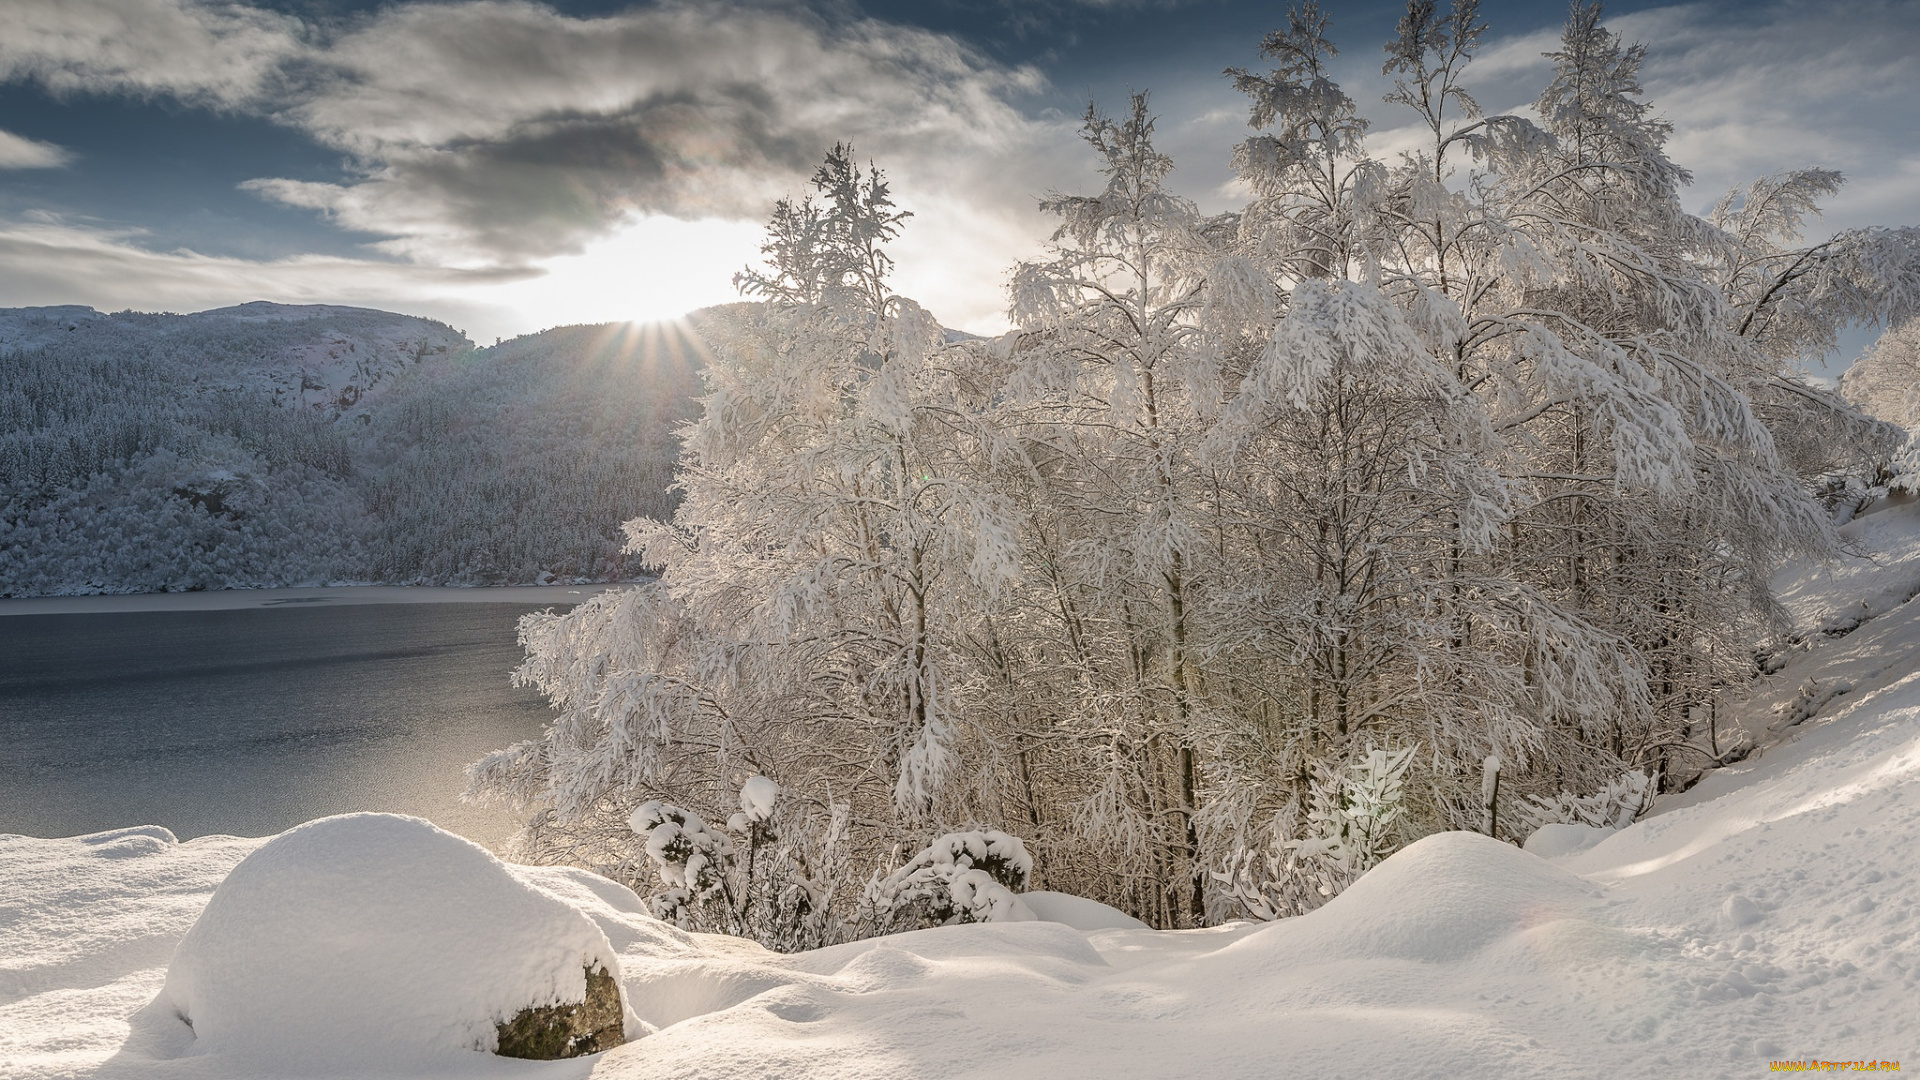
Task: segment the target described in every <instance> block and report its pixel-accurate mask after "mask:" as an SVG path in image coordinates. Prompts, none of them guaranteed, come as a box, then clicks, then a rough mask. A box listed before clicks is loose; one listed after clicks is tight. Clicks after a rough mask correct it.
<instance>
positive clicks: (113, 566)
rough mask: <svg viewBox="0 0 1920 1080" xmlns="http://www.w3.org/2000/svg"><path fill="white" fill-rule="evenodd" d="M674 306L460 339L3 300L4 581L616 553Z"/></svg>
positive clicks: (390, 573) (495, 563) (520, 564)
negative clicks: (645, 317)
mask: <svg viewBox="0 0 1920 1080" xmlns="http://www.w3.org/2000/svg"><path fill="white" fill-rule="evenodd" d="M698 352H699V347H698V345H697V343H696V342H695V341H694V339H693V338H692V336H691V331H690V330H687V329H684V328H683V329H680V330H677V331H676V330H670V329H666V328H663V327H630V326H626V325H623V324H609V325H605V326H578V327H561V328H558V329H555V330H549V331H546V332H544V333H540V334H533V335H529V336H527V337H522V338H517V339H515V340H513V341H510V342H506V343H504V344H501V345H498V346H495V347H493V348H489V349H475V348H474V347H473V346H472V343H471V342H469V341H468V340H467V339H466V338H465V337H464V336H463V335H461V334H460V333H459V332H458V331H456V330H454V329H453V328H451V327H448V326H445V325H443V324H440V323H436V322H433V321H430V320H426V319H419V318H414V317H411V316H404V315H394V314H391V313H388V312H381V311H372V310H367V309H363V308H346V307H334V306H321V305H314V306H304V307H293V306H287V305H278V304H265V303H254V304H243V305H241V306H239V307H232V308H222V309H218V310H214V311H204V312H200V313H197V314H193V315H153V314H142V313H137V312H120V313H116V314H112V315H105V314H101V313H100V312H96V311H94V310H92V309H90V308H82V307H57V308H14V309H0V596H36V595H63V594H82V593H129V592H152V591H184V590H194V589H219V588H238V587H260V586H276V585H300V584H324V583H334V582H371V583H382V584H413V583H430V584H516V583H526V582H533V581H545V580H614V579H619V578H622V577H625V576H628V575H629V573H630V571H629V570H628V568H627V566H626V563H625V560H624V557H623V556H622V554H621V552H620V547H621V540H620V532H619V526H620V523H621V522H623V521H625V520H627V519H629V518H632V517H634V516H636V515H640V514H662V513H666V512H667V511H668V509H669V507H670V502H669V497H668V494H667V485H668V483H669V481H670V478H671V474H672V461H673V456H674V453H675V449H676V448H675V445H674V442H673V439H672V429H673V427H674V426H675V425H676V424H677V423H679V422H680V421H681V420H683V419H685V418H686V417H687V416H689V415H690V414H691V408H692V406H691V399H692V397H693V396H694V395H695V394H696V393H697V392H698V387H699V377H698V368H699V360H698Z"/></svg>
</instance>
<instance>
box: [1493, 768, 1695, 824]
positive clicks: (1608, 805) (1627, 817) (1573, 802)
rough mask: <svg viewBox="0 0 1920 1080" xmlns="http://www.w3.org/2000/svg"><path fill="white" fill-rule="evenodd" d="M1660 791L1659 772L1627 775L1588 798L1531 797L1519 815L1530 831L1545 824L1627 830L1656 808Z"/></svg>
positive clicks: (1561, 795) (1569, 795) (1564, 794)
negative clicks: (1643, 815)
mask: <svg viewBox="0 0 1920 1080" xmlns="http://www.w3.org/2000/svg"><path fill="white" fill-rule="evenodd" d="M1659 790H1660V774H1659V773H1658V772H1651V773H1649V772H1629V773H1623V774H1621V775H1620V776H1618V777H1616V778H1615V779H1614V780H1612V781H1611V782H1609V783H1608V784H1607V786H1606V787H1603V788H1601V789H1600V790H1598V791H1595V792H1591V793H1589V794H1586V795H1575V794H1573V793H1572V792H1570V791H1563V792H1560V793H1559V794H1558V795H1555V796H1553V797H1552V798H1544V797H1542V796H1539V795H1529V796H1527V798H1526V801H1525V802H1523V803H1521V804H1520V807H1519V809H1518V813H1519V816H1520V820H1521V822H1522V823H1523V824H1524V826H1525V829H1526V831H1528V832H1531V831H1532V830H1534V829H1538V828H1539V827H1541V826H1542V825H1585V826H1588V827H1589V828H1594V829H1624V828H1626V827H1627V826H1628V825H1631V824H1633V822H1634V820H1635V819H1636V818H1638V817H1639V816H1640V815H1641V814H1643V813H1645V812H1646V811H1647V808H1648V807H1650V806H1652V805H1653V797H1654V795H1656V794H1658V792H1659Z"/></svg>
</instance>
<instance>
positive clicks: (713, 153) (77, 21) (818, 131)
mask: <svg viewBox="0 0 1920 1080" xmlns="http://www.w3.org/2000/svg"><path fill="white" fill-rule="evenodd" d="M1323 7H1325V9H1326V10H1327V11H1328V12H1329V13H1330V15H1331V17H1332V21H1333V37H1334V39H1335V41H1336V42H1337V43H1338V44H1339V45H1340V47H1341V50H1342V52H1341V55H1340V57H1339V60H1338V67H1337V69H1336V70H1337V73H1338V75H1339V78H1340V80H1341V82H1342V84H1343V85H1344V86H1345V88H1346V89H1347V91H1348V92H1349V94H1350V95H1351V96H1353V97H1354V98H1355V100H1356V101H1358V102H1359V103H1360V105H1361V109H1362V111H1363V113H1365V114H1366V115H1368V116H1370V117H1371V118H1372V120H1373V128H1372V132H1371V135H1370V147H1371V149H1372V150H1373V151H1374V153H1375V154H1376V156H1383V157H1390V156H1391V154H1392V152H1393V150H1394V147H1395V146H1396V141H1397V140H1404V139H1405V138H1406V136H1407V134H1408V131H1407V128H1406V123H1407V120H1408V119H1409V116H1408V115H1407V114H1404V113H1397V112H1396V107H1394V106H1389V105H1386V104H1383V103H1381V101H1380V98H1381V95H1382V94H1383V93H1384V92H1385V90H1386V88H1387V82H1386V80H1385V79H1384V78H1383V76H1382V75H1381V71H1380V67H1381V63H1382V61H1383V59H1384V56H1383V53H1382V51H1381V49H1382V45H1383V44H1384V43H1385V41H1386V40H1387V38H1388V37H1389V36H1391V34H1392V32H1393V27H1394V23H1395V21H1396V20H1397V19H1398V17H1399V14H1400V12H1401V11H1402V10H1403V4H1398V3H1393V2H1389V0H1354V2H1345V0H1323ZM1482 10H1483V14H1484V17H1485V19H1486V21H1487V22H1488V23H1489V24H1490V27H1491V29H1490V31H1489V34H1488V37H1487V40H1486V43H1485V45H1484V47H1483V49H1482V51H1481V54H1480V56H1479V58H1478V59H1477V60H1476V61H1475V63H1474V66H1473V67H1472V68H1471V69H1470V70H1469V78H1468V85H1469V87H1470V88H1471V89H1473V90H1474V91H1475V94H1476V96H1477V97H1478V98H1479V99H1480V101H1481V103H1482V104H1483V105H1484V106H1486V107H1487V108H1488V110H1489V111H1514V110H1519V109H1523V108H1524V107H1525V106H1526V105H1527V103H1528V102H1529V101H1531V100H1532V99H1533V98H1534V97H1535V95H1536V94H1537V93H1538V91H1539V90H1540V88H1541V87H1542V86H1544V85H1545V83H1546V81H1547V79H1548V78H1549V67H1548V63H1547V61H1546V60H1544V59H1543V58H1542V57H1541V56H1540V54H1541V53H1542V52H1543V51H1546V50H1548V49H1551V48H1552V47H1553V46H1554V44H1555V41H1556V37H1557V33H1558V29H1559V25H1560V23H1561V22H1562V21H1563V20H1564V17H1565V14H1566V8H1565V6H1564V5H1563V4H1561V3H1558V2H1531V0H1484V3H1483V9H1482ZM1606 10H1607V13H1608V19H1607V21H1608V23H1609V25H1611V26H1612V27H1613V28H1614V29H1616V30H1618V31H1619V32H1620V33H1621V34H1622V35H1623V36H1624V37H1626V38H1627V39H1629V40H1632V41H1640V42H1644V43H1645V44H1646V45H1647V48H1648V52H1647V60H1646V66H1645V69H1644V72H1643V83H1644V85H1645V87H1646V90H1647V96H1648V98H1649V100H1651V101H1652V102H1653V103H1654V104H1655V106H1656V108H1657V109H1658V111H1659V112H1660V113H1661V114H1662V115H1663V116H1665V117H1666V118H1667V119H1668V120H1670V121H1672V122H1673V124H1674V126H1675V129H1676V131H1675V135H1674V138H1673V140H1672V142H1671V143H1670V145H1669V150H1670V153H1671V155H1672V157H1673V158H1674V159H1675V160H1676V161H1677V162H1678V163H1679V164H1680V165H1682V166H1684V167H1686V168H1688V169H1690V170H1691V171H1692V172H1693V174H1694V177H1695V183H1694V185H1693V187H1692V188H1691V189H1690V190H1689V192H1688V194H1687V200H1688V203H1689V207H1690V208H1691V209H1694V210H1696V211H1699V210H1704V208H1705V207H1706V206H1708V205H1709V204H1711V203H1712V202H1713V200H1714V199H1715V198H1717V197H1718V196H1719V195H1720V194H1721V193H1722V192H1724V191H1725V190H1727V189H1728V188H1729V187H1731V186H1733V185H1735V184H1738V183H1744V182H1745V181H1747V180H1750V179H1752V178H1754V177H1757V176H1761V175H1764V174H1767V173H1771V172H1776V171H1779V170H1782V169H1790V168H1799V167H1805V166H1809V165H1821V166H1826V167H1831V168H1837V169H1840V170H1841V171H1842V172H1844V173H1845V174H1846V175H1847V176H1848V178H1849V183H1848V184H1847V186H1846V187H1845V189H1843V191H1842V192H1841V193H1840V194H1839V195H1838V196H1837V197H1835V198H1834V199H1833V200H1831V201H1830V203H1829V205H1828V208H1827V213H1826V215H1825V217H1824V218H1823V219H1821V220H1820V221H1819V222H1817V223H1816V224H1815V226H1814V228H1815V229H1816V230H1817V231H1821V232H1826V231H1831V230H1834V229H1840V228H1850V227H1856V226H1864V225H1875V224H1886V225H1907V224H1920V109H1915V108H1914V107H1913V104H1912V103H1913V102H1914V101H1916V100H1920V0H1830V2H1796V0H1785V2H1778V0H1776V2H1767V0H1697V2H1692V3H1680V4H1673V3H1648V2H1635V0H1619V2H1616V3H1612V4H1609V5H1608V7H1607V9H1606ZM1285 14H1286V5H1285V4H1284V3H1271V2H1269V3H1243V2H1224V0H1222V2H1212V0H917V2H915V0H898V2H896V0H870V2H867V3H860V2H857V0H824V2H802V0H711V2H709V0H674V2H667V3H630V2H624V0H556V2H553V3H545V4H542V3H533V2H528V0H401V2H385V3H375V2H365V0H4V3H0V306H24V305H39V304H61V303H76V304H88V305H91V306H94V307H97V308H100V309H102V310H119V309H123V308H129V307H130V308H135V309H138V310H167V311H195V310H202V309H205V308H209V307H216V306H222V305H226V304H232V303H239V302H244V301H247V300H257V299H265V300H275V301H280V302H287V303H343V304H358V305H365V306H370V307H378V308H383V309H386V310H390V311H401V312H406V313H410V314H419V315H427V316H431V317H434V318H438V319H442V320H445V321H447V322H450V323H452V324H453V325H454V326H456V327H459V328H461V329H463V330H465V331H466V332H467V333H469V334H470V335H471V336H473V337H474V338H475V339H476V340H478V341H481V342H482V343H490V342H491V341H492V340H493V339H494V338H496V337H511V336H514V335H518V334H523V333H529V332H533V331H537V330H540V329H544V328H546V327H549V326H554V325H561V324H567V323H579V322H602V321H615V320H622V319H656V318H667V317H672V316H675V315H678V314H681V313H684V312H686V311H688V310H691V309H693V308H697V307H701V306H704V305H707V304H713V303H721V302H725V301H728V300H731V299H735V298H736V294H735V292H734V290H733V287H732V283H731V279H732V276H733V274H734V272H735V271H737V270H739V269H740V268H742V267H743V266H745V265H747V264H748V263H750V262H754V261H756V260H757V258H758V252H757V248H758V244H759V239H760V235H761V230H762V225H763V223H764V221H765V219H766V217H767V214H768V212H769V211H770V209H771V207H772V204H773V202H774V200H775V199H777V198H779V197H781V196H782V195H789V194H798V193H801V192H803V191H804V190H805V186H806V181H807V177H808V176H809V175H810V173H811V172H812V169H813V167H814V166H815V165H816V164H817V163H818V161H819V160H820V158H821V157H822V156H823V154H824V152H825V150H826V148H827V147H828V146H830V145H832V144H833V143H835V142H837V141H843V140H845V141H850V142H851V143H852V144H853V145H854V146H855V148H856V150H857V151H858V153H859V155H860V156H861V157H862V158H863V159H867V160H871V161H872V162H874V163H875V164H877V165H878V166H879V167H880V168H881V169H882V170H884V171H885V172H886V173H887V175H888V177H889V178H890V180H891V181H892V184H893V188H894V192H895V195H896V198H897V200H898V202H899V204H900V205H901V206H902V207H903V208H904V209H907V210H910V211H912V212H913V213H914V218H913V219H912V221H911V222H910V223H909V225H908V227H907V230H906V233H905V235H903V237H902V238H901V239H900V240H899V241H898V242H897V243H896V245H895V249H894V251H895V255H896V258H897V260H898V264H899V269H898V272H897V276H896V279H895V285H896V287H897V288H898V290H899V291H900V292H902V293H904V294H906V295H908V296H912V297H914V298H915V299H917V300H919V301H920V302H921V303H922V304H924V305H925V306H927V307H928V308H929V309H930V310H932V311H933V313H934V314H935V315H936V316H938V317H939V318H940V319H941V320H942V321H943V322H944V323H946V324H947V325H949V326H953V327H957V328H961V329H966V330H971V331H975V332H981V333H991V332H994V331H997V330H999V329H1002V328H1004V326H1005V316H1004V307H1005V297H1004V291H1003V289H1004V284H1005V281H1006V276H1007V272H1008V270H1009V269H1010V268H1011V267H1012V265H1013V264H1014V263H1015V262H1016V261H1017V260H1019V259H1022V258H1028V257H1032V256H1034V255H1035V254H1037V253H1038V252H1039V251H1040V250H1041V244H1042V242H1043V241H1044V239H1045V237H1046V235H1047V233H1048V231H1049V224H1048V221H1047V219H1046V218H1045V217H1044V216H1042V215H1041V213H1040V212H1039V210H1038V207H1037V203H1038V200H1039V199H1040V198H1041V197H1043V196H1045V195H1047V194H1048V193H1050V192H1055V191H1063V192H1074V191H1086V190H1091V189H1093V188H1094V187H1095V179H1096V177H1095V174H1094V170H1093V160H1092V157H1091V153H1090V151H1088V150H1086V148H1085V147H1084V146H1083V145H1082V144H1080V143H1079V142H1078V140H1077V139H1076V137H1075V131H1076V130H1077V128H1078V126H1079V120H1080V116H1081V114H1082V112H1083V111H1084V110H1085V108H1086V107H1087V104H1088V103H1089V102H1090V101H1091V102H1094V103H1096V104H1098V105H1099V106H1100V107H1101V108H1102V109H1103V110H1105V111H1109V112H1113V111H1118V110H1120V109H1123V108H1124V107H1125V104H1126V95H1127V94H1128V92H1129V91H1130V90H1135V89H1140V90H1148V91H1150V92H1151V93H1152V104H1153V107H1154V111H1155V112H1156V113H1158V115H1159V117H1160V120H1159V125H1158V128H1157V132H1158V137H1159V144H1160V146H1161V148H1162V149H1163V150H1166V151H1168V152H1170V153H1171V154H1172V155H1173V157H1174V160H1175V163H1176V172H1175V175H1174V179H1173V181H1172V183H1173V186H1174V187H1175V188H1176V189H1177V190H1178V191H1180V192H1181V193H1183V194H1186V195H1188V196H1190V197H1192V198H1194V199H1195V200H1196V201H1198V202H1199V203H1200V205H1201V206H1202V208H1203V209H1206V210H1209V211H1217V210H1225V209H1229V208H1231V207H1232V206H1234V205H1236V204H1237V203H1238V202H1239V201H1241V200H1242V198H1243V196H1242V195H1241V193H1240V192H1239V191H1238V190H1237V188H1236V186H1235V183H1234V180H1233V177H1232V174H1231V172H1230V170H1229V168H1228V159H1229V154H1230V152H1231V149H1232V147H1233V145H1234V144H1235V143H1236V142H1237V141H1238V140H1240V139H1241V138H1244V137H1245V136H1246V135H1247V134H1248V133H1249V129H1248V128H1247V127H1246V102H1245V100H1244V99H1243V98H1242V97H1240V95H1238V94H1236V93H1235V92H1234V90H1233V89H1232V87H1231V86H1230V85H1229V84H1228V82H1227V80H1226V79H1225V77H1224V76H1223V75H1222V71H1223V69H1225V68H1228V67H1247V68H1252V69H1256V70H1265V68H1264V65H1263V64H1262V61H1261V59H1260V57H1259V54H1258V47H1259V41H1260V38H1261V36H1262V35H1263V34H1265V33H1266V32H1267V31H1268V30H1270V29H1273V28H1274V27H1275V26H1277V25H1279V24H1280V23H1281V22H1283V21H1284V19H1285ZM1866 340H1870V335H1869V334H1866V332H1864V331H1863V332H1861V333H1856V334H1854V335H1850V336H1849V338H1848V340H1847V342H1846V343H1845V344H1844V345H1843V351H1847V350H1850V351H1851V352H1857V349H1858V347H1859V346H1860V345H1861V344H1864V342H1865V341H1866ZM1850 358H1851V356H1850V355H1848V356H1846V357H1840V358H1838V359H1839V361H1840V362H1842V363H1844V360H1845V359H1850Z"/></svg>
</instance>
